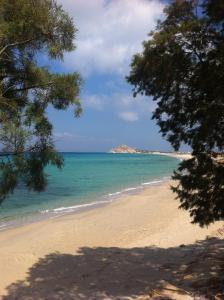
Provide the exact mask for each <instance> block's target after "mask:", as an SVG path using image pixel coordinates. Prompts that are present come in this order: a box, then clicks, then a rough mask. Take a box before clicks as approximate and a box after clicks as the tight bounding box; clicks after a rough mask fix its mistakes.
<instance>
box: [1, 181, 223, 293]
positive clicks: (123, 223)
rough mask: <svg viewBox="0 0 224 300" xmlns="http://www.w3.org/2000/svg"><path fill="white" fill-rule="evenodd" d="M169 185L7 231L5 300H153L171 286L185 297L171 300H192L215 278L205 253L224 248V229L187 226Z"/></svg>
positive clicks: (4, 233)
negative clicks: (223, 231)
mask: <svg viewBox="0 0 224 300" xmlns="http://www.w3.org/2000/svg"><path fill="white" fill-rule="evenodd" d="M169 186H170V182H167V183H164V184H162V185H160V186H151V187H149V188H147V189H145V190H144V191H142V192H140V193H139V194H135V195H127V196H123V197H122V198H121V199H118V200H116V201H114V202H113V203H111V204H108V205H105V206H102V207H98V208H95V209H91V210H88V211H85V212H82V213H78V214H71V215H66V216H63V217H58V218H55V219H50V220H45V221H40V222H36V223H33V224H28V225H25V226H22V227H19V228H14V229H9V230H7V231H2V232H1V233H0V245H1V247H0V270H1V273H0V295H2V296H1V299H153V298H151V296H152V295H153V293H157V292H158V291H157V289H158V290H159V291H160V293H163V292H164V291H165V290H166V292H167V291H169V292H170V288H169V289H168V290H167V288H166V287H167V286H171V287H172V288H171V290H172V293H174V294H175V295H176V293H177V294H179V292H180V291H181V292H180V293H182V294H181V295H182V296H181V298H178V297H179V296H178V297H176V296H175V297H176V298H175V297H174V298H171V299H191V296H190V295H191V294H192V293H194V291H198V290H200V288H199V287H197V288H196V289H195V287H194V284H195V282H198V281H199V282H201V281H200V280H202V281H203V282H204V281H205V279H206V278H207V277H208V275H209V274H210V273H209V272H210V271H211V270H210V267H208V265H206V268H205V263H204V260H202V257H203V255H204V254H203V253H205V254H206V255H209V250H208V249H210V248H211V249H213V247H214V245H215V244H217V246H216V247H217V248H216V250H217V251H218V250H219V249H221V248H222V247H223V243H222V240H221V239H219V238H220V237H221V235H220V228H222V226H223V223H222V222H217V223H216V224H213V225H212V226H210V227H209V228H208V229H207V228H203V229H202V228H200V227H198V226H197V225H192V224H190V218H189V216H188V214H187V213H186V212H184V211H182V210H179V209H178V201H175V200H174V195H173V193H172V192H171V191H170V189H169ZM209 236H210V237H214V238H213V239H212V238H208V237H209ZM206 238H207V239H206ZM220 251H221V250H220ZM211 255H212V254H211ZM208 264H209V261H208ZM196 265H197V267H196ZM200 268H205V270H206V271H205V272H204V273H203V272H201V273H200V274H204V275H203V276H202V275H200V276H202V277H203V278H200V276H199V273H198V270H200ZM211 268H213V269H212V270H213V272H215V270H214V263H212V265H211ZM217 268H218V267H217ZM206 276H207V277H206ZM210 276H211V275H210ZM205 277H206V278H205ZM216 277H217V276H216ZM207 279H208V278H207ZM164 289H165V290H164ZM173 289H174V290H175V291H174V292H173ZM176 289H177V290H176ZM179 289H181V290H180V291H179ZM182 289H183V290H184V291H185V292H186V295H185V296H186V297H188V298H184V297H185V296H184V294H183V291H182ZM192 299H193V298H192Z"/></svg>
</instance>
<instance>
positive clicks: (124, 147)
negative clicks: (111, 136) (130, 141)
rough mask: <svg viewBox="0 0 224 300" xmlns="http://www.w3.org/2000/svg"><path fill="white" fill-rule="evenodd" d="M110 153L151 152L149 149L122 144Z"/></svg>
mask: <svg viewBox="0 0 224 300" xmlns="http://www.w3.org/2000/svg"><path fill="white" fill-rule="evenodd" d="M109 152H110V153H149V151H147V150H139V149H136V148H132V147H129V146H127V145H120V146H117V147H114V148H112V149H111V150H110V151H109Z"/></svg>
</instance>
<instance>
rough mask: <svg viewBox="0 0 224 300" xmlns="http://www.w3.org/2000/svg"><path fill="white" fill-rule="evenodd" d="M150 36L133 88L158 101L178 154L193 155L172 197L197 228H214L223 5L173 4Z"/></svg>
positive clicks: (220, 212)
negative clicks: (183, 147) (185, 149)
mask: <svg viewBox="0 0 224 300" xmlns="http://www.w3.org/2000/svg"><path fill="white" fill-rule="evenodd" d="M149 36H150V38H149V40H148V41H145V42H144V43H143V47H144V49H143V52H142V53H140V54H137V55H135V56H134V58H133V60H132V64H131V72H130V75H129V76H128V77H127V80H128V82H129V83H131V84H132V85H133V87H134V88H133V91H134V96H136V95H137V94H138V93H141V94H145V95H147V96H152V97H153V100H154V101H157V108H156V109H155V111H154V113H153V119H155V120H156V122H157V124H158V125H159V126H160V131H161V133H162V135H163V136H164V137H165V138H166V139H167V140H168V141H169V142H170V143H171V145H172V146H173V147H174V149H175V150H178V149H179V148H180V146H181V144H183V143H184V144H187V145H189V146H190V147H191V148H192V158H191V159H189V160H186V161H183V162H181V163H180V166H179V168H178V170H177V171H176V172H175V173H174V176H173V178H174V179H175V180H178V184H177V186H176V187H173V188H172V189H173V190H174V191H175V192H176V193H177V197H178V198H179V200H180V202H181V204H180V208H183V209H186V210H188V211H189V212H190V215H191V217H192V218H193V221H192V222H193V223H198V224H200V225H201V226H204V225H208V224H210V223H211V222H214V221H215V220H221V219H223V218H224V161H223V159H222V155H223V150H224V2H223V1H222V0H203V1H199V0H198V1H196V0H176V1H172V3H171V4H170V5H169V6H167V7H166V8H165V19H164V20H163V21H160V22H158V25H157V27H156V30H155V31H154V32H152V33H150V35H149Z"/></svg>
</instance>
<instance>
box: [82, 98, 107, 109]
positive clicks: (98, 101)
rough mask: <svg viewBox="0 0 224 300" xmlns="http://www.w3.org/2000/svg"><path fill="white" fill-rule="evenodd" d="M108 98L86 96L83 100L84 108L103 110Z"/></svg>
mask: <svg viewBox="0 0 224 300" xmlns="http://www.w3.org/2000/svg"><path fill="white" fill-rule="evenodd" d="M106 101H107V97H106V96H104V95H100V96H98V95H85V96H84V97H83V98H82V106H83V108H84V109H85V107H88V108H92V109H95V110H103V109H104V107H105V105H106Z"/></svg>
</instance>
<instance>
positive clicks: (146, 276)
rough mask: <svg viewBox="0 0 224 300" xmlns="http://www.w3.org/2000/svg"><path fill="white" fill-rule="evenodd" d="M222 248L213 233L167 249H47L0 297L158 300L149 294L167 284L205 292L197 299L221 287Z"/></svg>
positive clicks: (222, 242)
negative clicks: (69, 251)
mask: <svg viewBox="0 0 224 300" xmlns="http://www.w3.org/2000/svg"><path fill="white" fill-rule="evenodd" d="M223 250H224V240H220V239H217V238H212V239H207V240H204V241H200V242H197V243H195V244H193V245H187V246H184V245H183V246H180V247H173V248H167V249H165V248H158V247H145V248H131V249H123V248H101V247H99V248H81V249H80V250H79V252H78V253H77V254H75V255H70V254H61V253H52V254H49V255H47V256H45V257H43V258H41V259H40V260H39V261H38V262H37V263H36V264H35V265H33V266H32V267H31V268H30V270H29V271H28V275H27V279H26V281H18V282H16V283H13V284H11V285H10V286H9V287H8V288H7V290H8V296H5V297H3V299H4V300H9V299H10V300H12V299H21V300H24V299H25V300H28V299H38V300H40V299H52V300H56V299H57V300H58V299H66V300H70V299H77V300H87V299H88V300H93V299H94V300H102V299H131V297H132V298H134V299H137V298H138V297H140V296H142V295H148V296H147V297H146V296H145V298H141V299H158V298H153V297H152V298H151V296H152V295H155V290H157V291H159V290H161V291H162V290H163V289H164V288H165V289H166V287H167V286H172V287H173V286H175V287H177V288H179V289H181V291H182V290H184V291H185V293H186V295H196V294H197V295H201V296H205V295H206V297H207V298H198V299H215V297H214V296H215V295H217V294H219V293H221V292H223V291H222V289H223V283H224V274H223V273H224V272H223V270H224V260H223ZM165 286H166V287H165ZM167 289H169V288H167ZM171 290H172V288H171ZM153 291H154V292H153ZM209 295H210V296H209ZM223 295H224V294H223ZM222 297H223V298H222ZM139 299H140V298H139ZM159 299H185V298H184V296H183V298H181V297H180V298H175V297H173V298H172V297H170V298H169V297H168V298H167V297H166V298H159ZM188 299H189V298H188ZM195 299H196V298H195ZM217 299H218V298H217ZM220 299H224V296H221V298H220Z"/></svg>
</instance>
